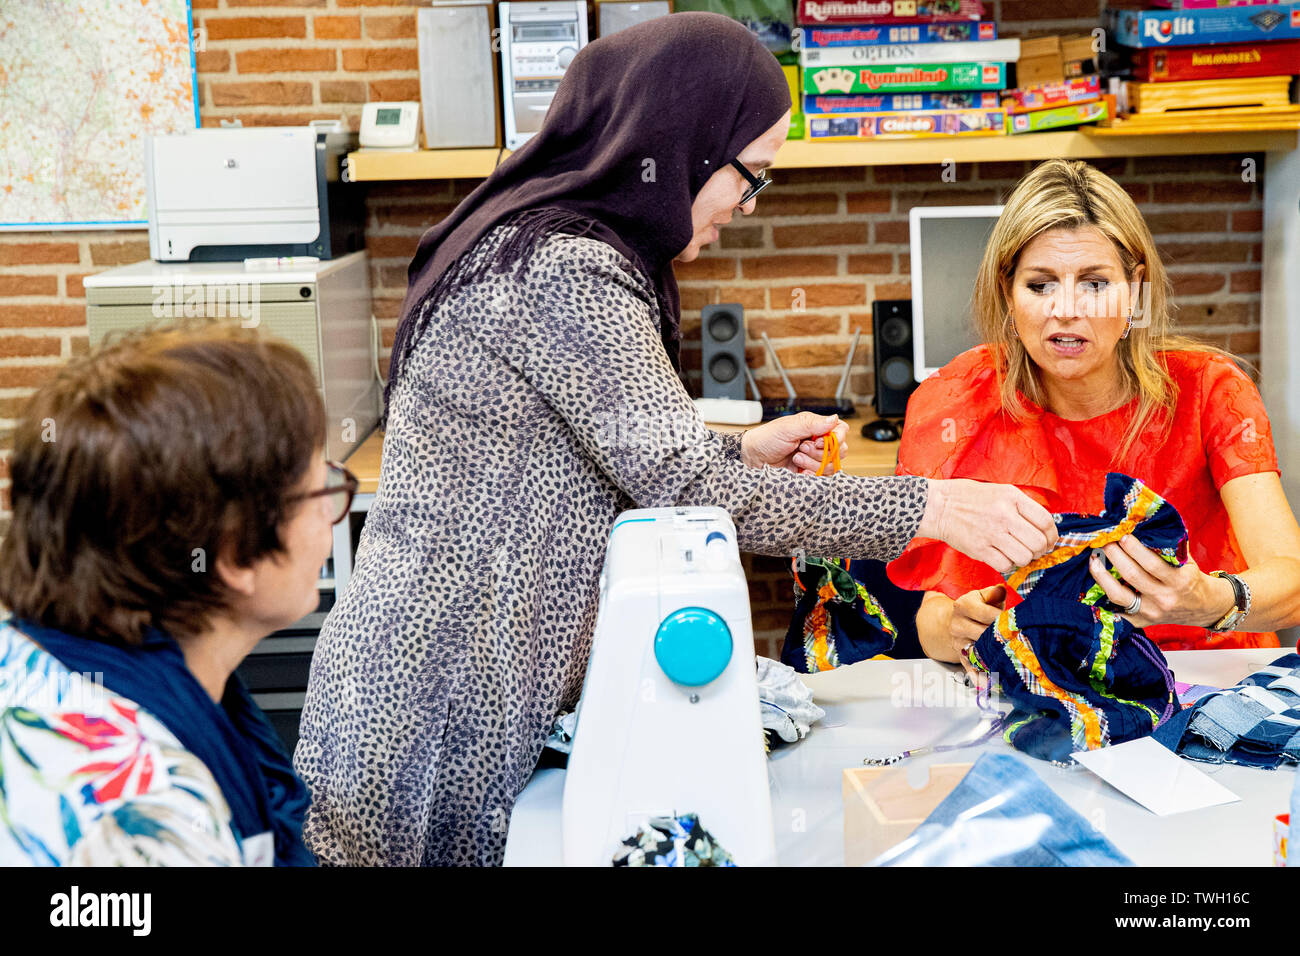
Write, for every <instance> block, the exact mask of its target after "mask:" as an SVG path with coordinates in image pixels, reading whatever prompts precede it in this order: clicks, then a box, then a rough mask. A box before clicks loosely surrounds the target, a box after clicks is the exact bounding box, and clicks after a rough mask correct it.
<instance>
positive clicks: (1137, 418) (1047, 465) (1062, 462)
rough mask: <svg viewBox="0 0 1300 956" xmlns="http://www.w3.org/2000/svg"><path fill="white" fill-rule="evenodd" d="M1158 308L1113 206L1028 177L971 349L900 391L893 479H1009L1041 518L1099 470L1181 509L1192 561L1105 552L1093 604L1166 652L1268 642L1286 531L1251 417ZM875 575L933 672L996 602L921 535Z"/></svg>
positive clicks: (985, 281)
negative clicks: (883, 578) (907, 612)
mask: <svg viewBox="0 0 1300 956" xmlns="http://www.w3.org/2000/svg"><path fill="white" fill-rule="evenodd" d="M1169 295H1170V291H1169V280H1168V277H1167V275H1166V272H1165V268H1164V266H1163V264H1162V263H1161V261H1160V257H1159V254H1158V253H1157V251H1156V247H1155V242H1154V241H1153V240H1152V238H1151V232H1150V230H1149V229H1148V228H1147V225H1146V223H1145V222H1144V221H1143V219H1142V215H1141V213H1140V212H1139V211H1138V209H1137V206H1136V205H1135V204H1134V203H1133V200H1132V199H1131V198H1130V197H1129V195H1128V193H1126V192H1125V191H1124V190H1123V189H1122V188H1120V186H1119V185H1118V184H1117V183H1115V182H1114V181H1113V180H1112V179H1110V178H1109V177H1107V176H1105V175H1104V174H1102V173H1100V172H1099V171H1097V170H1096V169H1094V168H1092V167H1091V166H1089V165H1087V164H1086V163H1082V162H1071V161H1066V160H1051V161H1048V162H1045V163H1043V164H1041V165H1040V166H1038V167H1037V168H1035V169H1034V170H1033V172H1031V173H1030V174H1029V175H1028V176H1026V177H1025V178H1024V179H1023V180H1022V181H1021V182H1020V183H1019V185H1018V186H1017V187H1016V189H1015V190H1014V192H1013V193H1012V195H1011V196H1010V198H1009V199H1008V201H1007V204H1006V207H1005V210H1004V211H1003V213H1002V216H1001V217H1000V219H999V221H998V224H997V226H996V227H995V228H994V230H993V234H992V236H991V238H990V240H989V244H988V247H987V249H986V250H985V254H984V260H983V263H982V265H981V267H980V272H979V278H978V280H977V282H976V286H975V290H974V299H973V314H974V318H975V322H976V324H977V327H978V328H979V331H980V333H981V337H982V338H983V340H984V344H983V345H980V346H978V347H977V348H974V349H971V350H970V351H968V352H965V353H963V354H962V355H959V356H958V357H957V358H956V359H954V360H953V361H952V362H951V363H949V364H948V365H947V366H946V367H945V368H943V369H942V370H941V371H940V372H939V373H938V374H937V375H935V376H933V377H932V378H930V379H929V380H927V381H926V382H924V383H922V384H921V385H920V387H918V388H917V390H916V392H915V393H914V394H913V396H912V398H911V401H910V402H909V403H908V408H907V424H906V427H905V429H904V431H903V440H902V446H901V448H900V452H899V465H898V471H899V473H900V474H912V475H922V476H925V477H928V478H976V479H980V480H983V481H998V482H1009V483H1011V484H1015V485H1017V486H1018V487H1020V488H1021V489H1022V490H1023V491H1025V492H1026V493H1027V494H1029V495H1030V496H1031V497H1033V498H1035V499H1037V500H1038V501H1039V502H1040V503H1042V504H1043V505H1044V506H1045V507H1047V508H1048V510H1050V511H1052V512H1054V513H1061V512H1089V513H1097V512H1100V511H1101V510H1102V504H1103V503H1102V493H1103V490H1104V486H1105V476H1106V473H1107V472H1110V471H1117V472H1122V473H1124V474H1127V475H1130V476H1132V477H1134V478H1138V479H1140V480H1141V481H1143V482H1144V483H1145V484H1147V485H1148V486H1150V487H1151V488H1152V489H1154V490H1155V491H1156V492H1158V493H1159V494H1160V495H1161V496H1163V497H1164V498H1166V499H1167V500H1168V501H1170V502H1171V503H1172V504H1173V505H1174V507H1176V508H1177V509H1178V511H1179V513H1180V514H1181V515H1182V517H1183V521H1184V522H1185V523H1186V525H1187V529H1188V533H1189V537H1190V550H1191V556H1192V560H1190V561H1188V562H1187V564H1186V565H1184V566H1183V567H1181V568H1176V567H1173V566H1170V565H1168V564H1166V563H1165V562H1163V561H1162V560H1160V559H1159V558H1157V557H1156V556H1155V555H1154V554H1153V553H1152V552H1150V551H1148V550H1147V549H1146V548H1145V547H1143V546H1142V545H1141V544H1139V543H1138V542H1137V541H1136V540H1135V539H1134V538H1133V537H1132V536H1131V535H1130V536H1128V537H1126V538H1125V539H1123V540H1121V541H1120V542H1119V543H1117V544H1111V545H1108V546H1107V547H1106V548H1105V549H1104V551H1105V554H1106V557H1107V558H1109V559H1110V562H1111V564H1112V565H1113V566H1114V567H1115V568H1116V569H1117V570H1118V571H1119V572H1120V574H1121V575H1122V577H1123V582H1119V581H1116V580H1114V579H1113V578H1112V577H1111V575H1110V574H1108V573H1107V572H1106V571H1105V570H1104V567H1103V566H1101V565H1100V564H1099V562H1096V561H1094V562H1093V565H1092V568H1091V570H1092V574H1093V577H1094V578H1095V579H1096V580H1097V581H1098V583H1100V584H1101V585H1102V587H1103V588H1104V589H1105V591H1106V595H1107V597H1108V598H1109V599H1110V601H1111V603H1112V604H1113V605H1115V606H1117V607H1119V608H1123V609H1126V613H1125V614H1124V616H1125V617H1127V618H1128V619H1129V620H1130V621H1131V622H1132V623H1133V624H1135V625H1137V626H1139V627H1143V628H1145V629H1146V632H1147V634H1148V635H1150V636H1151V637H1152V638H1153V639H1154V640H1155V641H1156V642H1157V643H1159V644H1160V645H1161V646H1162V647H1163V648H1164V649H1166V650H1176V649H1190V648H1210V647H1276V646H1277V644H1278V638H1277V635H1276V634H1275V633H1273V632H1274V630H1275V629H1278V628H1283V627H1289V626H1292V625H1295V624H1297V623H1300V527H1297V524H1296V519H1295V515H1294V514H1293V513H1292V510H1291V507H1290V505H1289V504H1288V502H1287V499H1286V495H1285V494H1284V492H1283V490H1282V484H1281V481H1280V480H1279V476H1278V466H1277V456H1276V453H1275V452H1274V449H1273V441H1272V434H1271V431H1270V428H1269V421H1268V415H1267V413H1266V412H1265V410H1264V405H1263V402H1262V401H1261V399H1260V396H1259V391H1258V390H1257V389H1256V387H1255V385H1254V383H1253V382H1252V381H1251V380H1250V378H1249V377H1248V376H1246V375H1245V374H1244V373H1242V371H1241V370H1240V369H1239V368H1237V366H1236V364H1235V363H1234V362H1233V361H1232V358H1231V356H1229V355H1227V354H1226V353H1224V352H1222V351H1220V350H1217V349H1213V348H1210V347H1208V346H1205V345H1202V344H1199V343H1197V342H1194V341H1192V340H1190V339H1187V338H1185V337H1182V336H1178V335H1175V334H1173V333H1172V331H1171V320H1170V309H1171V306H1170V303H1169ZM1266 361H1267V359H1266ZM1013 550H1014V551H1015V552H1016V553H1012V554H1007V555H1006V557H1007V558H1008V559H1009V560H1010V561H1011V563H1014V564H1016V565H1023V564H1025V563H1027V561H1028V559H1029V551H1028V549H1017V548H1014V547H1013ZM1214 572H1226V573H1220V574H1216V573H1214ZM889 575H890V577H891V578H892V579H893V580H894V581H895V582H896V583H898V584H899V585H901V586H903V587H907V588H911V589H914V590H925V591H926V592H927V593H926V596H925V599H924V600H923V602H922V604H921V609H920V611H919V612H918V615H917V631H918V635H919V637H920V640H921V646H922V647H923V648H924V649H925V651H926V653H927V654H929V655H930V656H931V657H933V658H935V659H937V660H945V661H955V660H957V659H958V657H959V655H960V652H961V650H962V649H963V648H964V647H965V646H966V645H967V644H969V643H971V642H972V641H974V640H975V639H976V638H978V637H979V635H980V634H981V633H982V632H983V630H984V629H985V628H986V627H987V626H988V625H989V624H990V623H991V622H992V621H993V620H995V618H996V617H997V615H998V613H999V611H1000V610H1001V608H1002V606H1003V605H1004V603H1005V601H1006V597H1007V595H1006V589H1005V587H1004V586H1003V579H1002V576H1001V575H999V574H998V573H997V572H996V571H994V570H993V568H991V567H990V566H989V565H987V564H983V563H980V562H978V561H975V560H972V559H970V558H968V557H966V556H965V555H962V554H959V553H958V552H956V551H954V550H953V549H952V548H950V547H948V546H947V545H945V544H943V543H942V542H939V541H925V540H920V539H917V540H914V541H913V542H912V543H911V545H910V546H909V547H908V548H907V550H906V551H905V552H904V553H903V554H902V555H901V556H900V557H899V558H898V559H896V560H895V561H894V562H892V563H891V564H890V566H889ZM1234 578H1235V579H1236V580H1233V579H1234ZM1012 600H1013V602H1014V600H1015V596H1014V595H1013V597H1012ZM1247 604H1248V605H1249V608H1248V613H1246V614H1245V615H1244V617H1243V616H1242V614H1241V612H1242V611H1246V610H1247Z"/></svg>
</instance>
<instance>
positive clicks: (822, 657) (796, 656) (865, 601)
mask: <svg viewBox="0 0 1300 956" xmlns="http://www.w3.org/2000/svg"><path fill="white" fill-rule="evenodd" d="M865 564H866V562H863V561H847V560H844V559H840V558H811V557H810V558H795V559H794V572H793V573H794V593H795V600H796V604H795V610H794V615H793V616H792V618H791V620H790V628H789V630H788V631H786V635H785V643H784V644H783V645H782V646H781V663H782V664H785V665H786V666H788V667H793V668H794V669H795V670H796V671H798V672H799V673H801V674H816V673H817V672H819V671H826V670H833V669H834V668H836V667H843V666H845V665H848V664H856V663H857V662H858V661H867V660H871V658H873V657H875V656H876V655H878V654H889V653H890V652H891V651H893V649H894V642H895V641H896V639H897V637H898V630H897V628H895V626H894V622H893V621H891V620H890V618H889V614H888V613H886V611H885V609H884V607H882V606H881V603H880V601H878V600H877V599H876V597H875V595H874V594H872V593H871V592H870V591H868V590H867V588H866V585H865V584H864V583H863V580H862V578H861V577H860V576H859V574H858V573H856V572H857V571H859V570H860V569H861V568H862V567H863V566H864V565H865Z"/></svg>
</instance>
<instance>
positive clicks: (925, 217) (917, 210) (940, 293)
mask: <svg viewBox="0 0 1300 956" xmlns="http://www.w3.org/2000/svg"><path fill="white" fill-rule="evenodd" d="M1000 215H1002V207H1001V206H914V207H912V211H911V213H910V214H909V215H908V223H909V226H910V229H911V239H912V356H913V357H912V368H913V375H914V376H915V377H916V380H917V381H918V382H922V381H925V379H926V378H928V377H929V376H931V375H933V374H934V373H935V372H937V371H939V369H941V368H943V367H944V366H945V365H947V364H948V363H949V362H951V361H952V360H953V359H954V358H956V357H957V356H958V355H960V354H961V353H962V352H964V351H966V350H967V349H969V348H974V347H975V346H976V345H978V344H979V337H978V335H977V334H976V331H975V323H974V321H973V320H972V318H971V310H970V306H971V294H972V293H973V292H974V291H975V277H976V275H977V274H978V273H979V267H980V262H981V260H983V258H984V247H985V246H987V245H988V241H989V236H990V235H991V234H992V233H993V226H994V224H995V223H996V222H997V221H998V216H1000Z"/></svg>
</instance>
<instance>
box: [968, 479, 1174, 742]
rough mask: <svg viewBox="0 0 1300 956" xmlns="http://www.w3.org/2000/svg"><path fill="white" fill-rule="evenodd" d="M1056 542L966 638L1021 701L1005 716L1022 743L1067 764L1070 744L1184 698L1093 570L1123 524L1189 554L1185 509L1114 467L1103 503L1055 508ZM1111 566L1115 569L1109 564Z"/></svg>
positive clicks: (1163, 710) (1120, 731)
mask: <svg viewBox="0 0 1300 956" xmlns="http://www.w3.org/2000/svg"><path fill="white" fill-rule="evenodd" d="M1055 520H1056V527H1057V531H1058V532H1059V536H1060V537H1059V541H1058V543H1057V546H1056V548H1054V549H1053V550H1052V551H1051V552H1049V553H1048V554H1045V555H1043V556H1042V557H1041V558H1039V559H1037V560H1036V561H1034V562H1032V563H1030V564H1028V565H1026V566H1025V567H1023V568H1019V569H1017V570H1015V571H1014V572H1012V574H1011V575H1009V576H1008V577H1007V579H1006V584H1007V587H1008V591H1012V590H1014V591H1015V592H1016V594H1017V595H1019V597H1020V599H1021V600H1020V602H1019V603H1017V604H1014V606H1011V604H1012V601H1011V600H1009V601H1008V608H1007V610H1005V611H1003V612H1002V614H1001V615H1000V616H999V617H998V619H997V620H996V621H995V622H994V623H993V624H990V625H989V626H988V628H987V629H986V630H985V631H984V633H983V634H982V635H980V638H979V640H977V641H976V642H975V643H973V644H972V645H970V648H969V649H968V651H967V658H968V660H969V661H970V663H971V665H972V666H973V667H974V668H975V669H976V670H979V671H983V672H985V673H991V674H995V675H997V681H998V685H999V688H1000V691H1001V694H1002V696H1003V697H1004V698H1007V699H1010V700H1011V701H1012V702H1013V703H1014V704H1015V710H1014V711H1013V712H1012V713H1011V714H1010V715H1009V716H1008V717H1007V718H1006V719H1005V721H1004V723H1003V725H1002V734H1003V738H1004V739H1005V740H1006V741H1007V742H1008V743H1010V744H1011V745H1012V746H1014V747H1015V748H1016V749H1018V750H1021V751H1023V752H1025V753H1028V754H1030V755H1031V756H1034V757H1040V758H1042V759H1044V760H1052V761H1056V762H1060V763H1067V762H1069V760H1070V754H1072V753H1075V752H1077V751H1081V750H1097V749H1099V748H1101V747H1106V746H1109V745H1111V744H1117V743H1123V742H1124V741H1127V740H1135V739H1137V738H1138V737H1144V736H1147V735H1148V734H1150V733H1151V732H1152V731H1153V730H1154V729H1155V728H1156V727H1157V726H1158V725H1159V724H1160V723H1161V722H1163V721H1164V720H1166V719H1167V718H1168V717H1169V716H1170V715H1171V714H1173V713H1174V711H1175V710H1176V709H1177V706H1178V705H1177V693H1176V691H1175V688H1174V675H1173V672H1172V671H1170V669H1169V665H1168V664H1167V663H1166V661H1165V657H1164V654H1162V653H1161V651H1160V648H1159V647H1158V646H1157V645H1156V644H1155V642H1154V641H1152V640H1151V638H1149V637H1148V636H1147V635H1146V634H1145V633H1143V631H1142V629H1141V628H1136V627H1134V626H1133V625H1132V624H1131V623H1129V622H1128V621H1127V620H1125V619H1124V618H1122V617H1120V616H1119V613H1118V612H1116V611H1113V610H1111V609H1109V607H1107V606H1106V605H1107V604H1108V602H1106V601H1105V594H1104V592H1103V591H1102V589H1101V586H1100V585H1099V584H1097V583H1096V581H1095V580H1093V578H1092V575H1091V574H1090V573H1089V571H1088V560H1089V557H1090V556H1091V554H1092V551H1093V550H1094V549H1097V548H1102V547H1104V546H1105V545H1107V544H1110V543H1112V542H1116V541H1118V540H1119V539H1120V538H1122V537H1124V536H1125V535H1127V534H1131V535H1133V536H1134V537H1135V538H1137V540H1138V541H1140V542H1141V543H1142V544H1144V545H1146V546H1147V547H1148V548H1151V549H1152V550H1153V551H1155V552H1156V553H1157V554H1159V555H1160V557H1161V558H1163V559H1164V560H1165V561H1168V562H1169V563H1170V564H1172V565H1182V564H1184V563H1185V562H1186V560H1187V530H1186V528H1185V527H1184V525H1183V521H1182V518H1181V517H1180V516H1179V514H1178V512H1177V510H1176V509H1175V508H1174V507H1173V506H1172V505H1171V504H1169V502H1167V501H1165V500H1164V499H1163V498H1161V497H1160V496H1159V495H1157V494H1156V493H1155V492H1154V491H1152V490H1151V489H1150V488H1148V487H1147V486H1146V485H1144V484H1143V483H1142V482H1140V481H1138V480H1136V479H1134V478H1130V477H1128V476H1127V475H1121V474H1109V475H1107V476H1106V487H1105V508H1104V509H1103V510H1102V512H1101V513H1100V514H1096V515H1088V514H1058V515H1056V516H1055ZM1110 573H1111V574H1112V575H1114V576H1115V577H1117V578H1118V577H1119V575H1118V573H1117V572H1116V571H1115V570H1114V569H1113V568H1112V569H1110Z"/></svg>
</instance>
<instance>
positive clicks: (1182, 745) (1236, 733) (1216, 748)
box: [1155, 654, 1300, 770]
mask: <svg viewBox="0 0 1300 956" xmlns="http://www.w3.org/2000/svg"><path fill="white" fill-rule="evenodd" d="M1155 738H1156V740H1158V741H1160V743H1162V744H1164V745H1165V746H1166V747H1168V748H1169V749H1170V750H1172V751H1173V752H1174V753H1176V754H1180V755H1181V756H1184V757H1188V758H1190V759H1192V760H1200V761H1202V762H1204V763H1225V762H1226V763H1238V764H1242V765H1244V766H1247V767H1260V768H1263V769H1265V770H1275V769H1277V768H1278V767H1280V766H1282V765H1283V764H1296V763H1300V654H1286V655H1283V656H1282V657H1279V658H1278V659H1277V660H1275V661H1274V662H1273V663H1272V664H1270V665H1268V666H1267V667H1261V668H1260V669H1259V670H1257V671H1255V673H1253V674H1251V675H1250V676H1249V677H1247V678H1246V679H1245V680H1243V681H1241V683H1239V684H1237V685H1236V686H1234V687H1229V688H1227V689H1225V690H1222V691H1219V692H1218V693H1214V694H1209V695H1207V696H1205V697H1202V698H1201V699H1200V700H1198V701H1197V702H1196V703H1195V704H1194V705H1193V706H1191V707H1189V708H1187V709H1186V710H1184V711H1182V712H1180V713H1178V714H1175V715H1174V717H1173V719H1171V720H1170V721H1169V722H1168V723H1167V724H1165V725H1163V726H1162V727H1161V728H1160V729H1159V730H1158V731H1156V733H1155Z"/></svg>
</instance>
